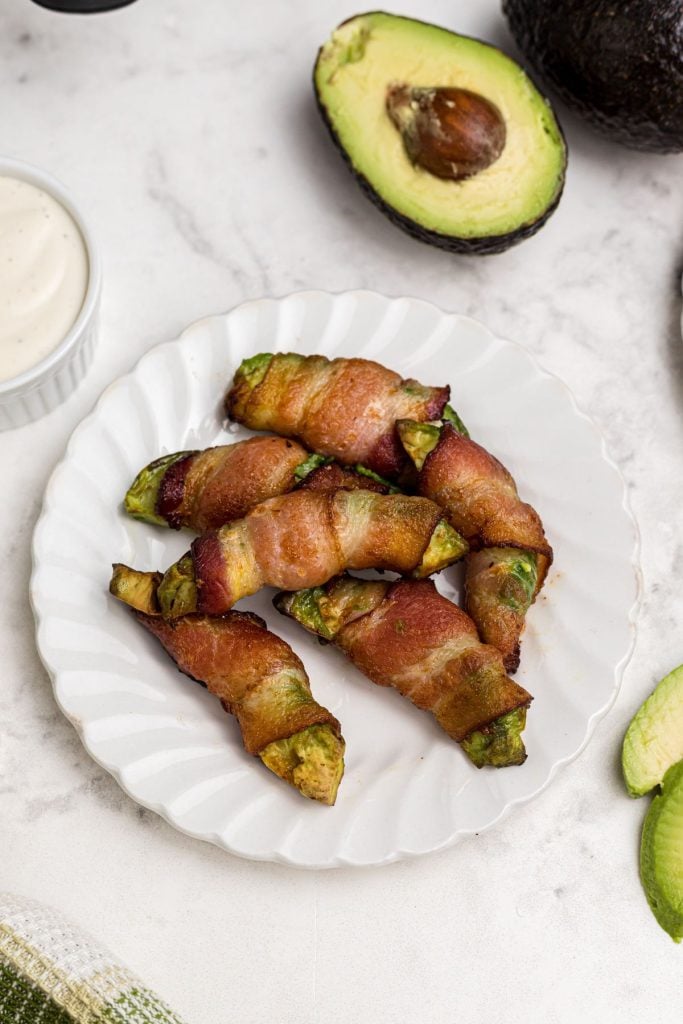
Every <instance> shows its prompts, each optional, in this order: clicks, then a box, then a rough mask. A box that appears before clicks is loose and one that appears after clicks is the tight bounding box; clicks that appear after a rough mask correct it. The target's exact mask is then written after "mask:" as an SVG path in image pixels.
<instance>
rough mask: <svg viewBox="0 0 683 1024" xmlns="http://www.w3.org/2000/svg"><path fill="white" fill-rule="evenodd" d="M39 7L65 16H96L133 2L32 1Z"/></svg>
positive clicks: (108, 0) (109, 0) (105, 0)
mask: <svg viewBox="0 0 683 1024" xmlns="http://www.w3.org/2000/svg"><path fill="white" fill-rule="evenodd" d="M33 2H34V4H39V6H40V7H47V8H48V10H50V11H63V12H64V13H65V14H98V13H99V12H100V11H113V10H115V9H116V8H117V7H127V6H128V4H132V3H133V0H33Z"/></svg>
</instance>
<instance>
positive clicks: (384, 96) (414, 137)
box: [313, 12, 567, 255]
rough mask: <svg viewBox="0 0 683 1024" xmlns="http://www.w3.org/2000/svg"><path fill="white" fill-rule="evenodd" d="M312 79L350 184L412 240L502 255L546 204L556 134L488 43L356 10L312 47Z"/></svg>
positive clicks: (561, 157) (562, 156)
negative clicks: (352, 179)
mask: <svg viewBox="0 0 683 1024" xmlns="http://www.w3.org/2000/svg"><path fill="white" fill-rule="evenodd" d="M313 78H314V86H315V93H316V97H317V101H318V106H319V109H320V112H321V114H322V117H323V120H324V122H325V124H326V125H327V127H328V129H329V131H330V134H331V136H332V139H333V140H334V142H335V143H336V145H337V147H338V148H339V150H340V151H341V153H342V155H343V156H344V158H345V159H346V161H347V163H348V164H349V166H350V168H351V170H352V172H353V174H354V176H355V178H356V180H357V181H358V182H359V184H360V185H361V187H362V188H363V190H364V191H365V192H366V193H367V195H368V196H369V197H370V199H371V200H372V201H373V202H374V203H375V204H376V205H377V206H378V207H379V209H380V210H382V212H383V213H385V214H386V216H387V217H388V218H389V219H390V220H391V221H392V222H393V223H394V224H396V225H397V226H398V227H400V228H402V229H403V230H404V231H406V232H407V233H408V234H410V235H412V236H413V237H414V238H417V239H419V240H420V241H423V242H428V243H430V244H431V245H436V246H438V247H439V248H441V249H447V250H448V251H450V252H456V253H465V254H473V255H487V254H492V253H499V252H504V251H505V250H506V249H508V248H510V246H512V245H515V244H516V243H517V242H521V241H522V240H523V239H525V238H528V237H529V236H530V235H533V234H535V232H536V231H538V230H539V228H540V227H542V225H543V224H544V223H545V222H546V220H547V219H548V217H549V216H550V214H551V213H552V212H553V210H554V209H555V207H556V206H557V204H558V202H559V200H560V196H561V194H562V188H563V185H564V175H565V168H566V163H567V152H566V146H565V142H564V137H563V135H562V131H561V129H560V127H559V125H558V123H557V120H556V118H555V115H554V113H553V111H552V108H551V107H550V104H549V103H548V101H547V100H545V99H544V98H543V96H541V94H540V93H539V92H538V90H537V89H536V88H535V86H534V85H533V83H532V82H531V81H530V80H529V78H528V77H527V75H526V74H525V73H524V71H523V70H522V69H521V68H520V67H519V65H518V64H516V63H515V62H514V61H513V60H512V59H511V58H510V57H507V56H506V55H505V54H504V53H502V52H501V51H500V50H498V49H496V48H495V47H493V46H490V45H488V44H487V43H483V42H480V41H479V40H477V39H471V38H469V37H468V36H461V35H457V34H456V33H454V32H449V31H447V30H446V29H443V28H438V27H437V26H435V25H429V24H427V23H425V22H422V21H415V20H413V19H412V18H403V17H398V16H396V15H393V14H384V13H382V12H372V13H369V14H359V15H357V16H356V17H354V18H351V19H349V20H348V21H345V22H343V23H342V24H341V25H340V26H339V27H338V28H337V29H335V31H334V32H333V33H332V36H331V38H330V39H329V40H328V41H327V42H326V43H325V44H324V45H323V46H322V47H321V49H320V50H319V52H318V58H317V61H316V64H315V69H314V75H313Z"/></svg>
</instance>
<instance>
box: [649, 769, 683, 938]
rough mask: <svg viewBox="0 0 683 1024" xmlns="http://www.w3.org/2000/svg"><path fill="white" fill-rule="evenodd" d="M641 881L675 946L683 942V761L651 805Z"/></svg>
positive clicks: (654, 912)
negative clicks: (675, 943)
mask: <svg viewBox="0 0 683 1024" xmlns="http://www.w3.org/2000/svg"><path fill="white" fill-rule="evenodd" d="M640 877H641V879H642V882H643V888H644V889H645V895H646V896H647V901H648V903H649V904H650V908H651V910H652V913H653V914H654V915H655V917H656V918H657V921H658V922H659V924H660V925H661V926H662V928H663V929H664V931H665V932H668V934H669V935H670V936H671V938H672V939H673V940H674V942H680V941H681V939H683V761H679V763H678V764H676V765H674V766H673V767H672V768H669V770H668V772H667V773H666V775H665V776H664V780H663V782H662V792H661V793H659V794H658V795H657V796H656V797H655V798H654V800H653V801H652V803H651V805H650V809H649V811H648V812H647V817H646V818H645V824H644V825H643V836H642V841H641V845H640Z"/></svg>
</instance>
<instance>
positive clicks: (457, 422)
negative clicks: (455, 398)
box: [441, 405, 470, 437]
mask: <svg viewBox="0 0 683 1024" xmlns="http://www.w3.org/2000/svg"><path fill="white" fill-rule="evenodd" d="M441 419H442V420H443V422H444V423H450V424H451V426H452V427H454V429H455V430H457V432H458V433H459V434H462V436H463V437H469V436H470V432H469V430H468V429H467V427H466V426H465V424H464V423H463V421H462V420H461V419H460V417H459V416H458V414H457V412H456V411H455V409H454V408H453V406H452V405H447V406H446V408H445V409H444V411H443V414H442V416H441Z"/></svg>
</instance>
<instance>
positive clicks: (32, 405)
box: [0, 157, 102, 430]
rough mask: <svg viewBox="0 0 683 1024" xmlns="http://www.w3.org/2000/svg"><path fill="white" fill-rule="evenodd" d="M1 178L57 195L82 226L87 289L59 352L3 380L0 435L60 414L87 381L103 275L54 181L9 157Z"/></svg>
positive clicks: (0, 161)
mask: <svg viewBox="0 0 683 1024" xmlns="http://www.w3.org/2000/svg"><path fill="white" fill-rule="evenodd" d="M0 175H2V176H3V177H8V178H20V179H21V180H23V181H28V182H30V184H31V185H35V186H37V187H38V188H41V189H43V190H44V191H45V192H49V193H50V195H51V196H54V198H55V199H56V200H57V201H58V202H59V203H61V204H62V206H63V207H64V209H65V210H67V211H68V212H69V213H70V214H71V216H72V217H73V219H74V221H75V222H76V224H77V225H78V228H79V230H80V232H81V235H82V236H83V241H84V242H85V247H86V251H87V254H88V287H87V290H86V293H85V298H84V300H83V305H82V306H81V311H80V313H79V314H78V317H77V318H76V322H75V323H74V325H73V327H72V328H71V330H70V331H69V332H68V334H67V335H66V336H65V337H64V338H63V339H62V341H61V342H60V343H59V345H58V346H57V348H55V349H54V351H52V352H50V354H49V355H47V356H45V358H44V359H41V360H40V362H39V363H36V365H35V366H32V367H31V368H30V369H29V370H26V371H25V372H24V373H20V374H19V375H18V376H17V377H12V378H10V380H5V381H0V430H9V429H11V428H12V427H22V426H24V424H26V423H30V422H31V421H32V420H37V419H39V417H40V416H44V415H45V414H46V413H48V412H51V411H52V410H53V409H56V408H57V406H58V405H60V404H61V403H62V402H63V401H64V400H65V399H66V398H68V397H69V395H70V394H71V392H72V391H74V389H75V388H77V387H78V385H79V384H80V382H81V381H82V379H83V377H84V376H85V373H86V370H87V369H88V367H89V366H90V363H91V361H92V355H93V351H94V348H95V340H96V333H97V314H98V311H99V305H100V291H101V288H102V271H101V269H100V260H99V256H98V254H97V249H96V247H95V245H94V242H93V239H92V235H91V234H90V231H89V230H88V226H87V224H86V223H85V221H84V219H83V216H82V215H81V213H80V211H79V209H78V207H77V206H76V204H75V203H74V201H73V199H72V197H71V196H70V195H69V193H68V192H67V190H66V189H65V188H64V186H63V185H62V184H61V183H60V182H59V181H57V179H56V178H53V177H52V175H51V174H47V173H46V172H45V171H41V170H39V169H38V168H37V167H32V166H31V165H30V164H25V163H23V162H22V161H21V160H12V159H9V158H6V157H0Z"/></svg>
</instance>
